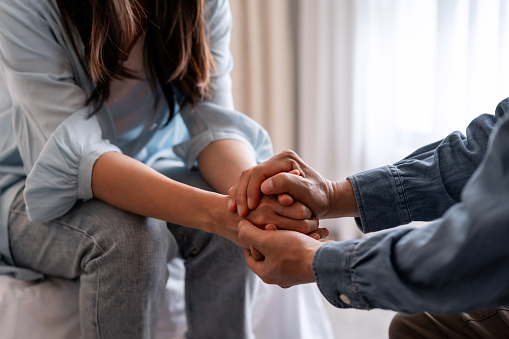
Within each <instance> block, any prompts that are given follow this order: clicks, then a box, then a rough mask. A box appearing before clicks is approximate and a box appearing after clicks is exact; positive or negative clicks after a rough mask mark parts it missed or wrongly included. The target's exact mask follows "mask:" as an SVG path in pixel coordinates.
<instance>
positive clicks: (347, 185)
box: [327, 179, 359, 218]
mask: <svg viewBox="0 0 509 339" xmlns="http://www.w3.org/2000/svg"><path fill="white" fill-rule="evenodd" d="M358 216H359V208H358V207H357V200H356V199H355V193H354V191H353V186H352V183H351V182H350V180H348V179H345V180H341V181H333V182H332V195H331V199H330V205H329V213H328V215H327V218H343V217H358Z"/></svg>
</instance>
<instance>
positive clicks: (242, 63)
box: [230, 0, 296, 152]
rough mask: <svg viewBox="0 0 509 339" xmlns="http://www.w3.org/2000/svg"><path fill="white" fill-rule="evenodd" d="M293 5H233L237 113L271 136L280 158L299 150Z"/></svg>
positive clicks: (246, 0) (254, 0)
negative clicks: (296, 145) (255, 122)
mask: <svg viewBox="0 0 509 339" xmlns="http://www.w3.org/2000/svg"><path fill="white" fill-rule="evenodd" d="M290 2H291V0H230V5H231V9H232V14H233V31H232V44H231V49H232V53H233V58H234V62H235V66H234V69H233V72H232V79H233V96H234V102H235V108H236V109H237V110H238V111H241V112H243V113H245V114H247V115H249V116H250V117H252V118H253V119H255V120H256V121H258V122H259V123H260V124H262V125H263V126H264V127H265V128H266V129H267V131H268V132H269V134H270V135H271V138H272V142H273V144H274V150H275V151H276V152H279V151H282V150H284V149H287V148H291V149H294V148H295V131H296V110H295V92H296V91H295V81H296V77H295V74H294V67H295V61H294V53H293V50H294V47H293V43H292V42H293V40H292V33H293V32H292V29H291V17H290V15H291V14H290V13H291V11H290Z"/></svg>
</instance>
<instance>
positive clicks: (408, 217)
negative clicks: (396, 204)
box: [391, 166, 413, 223]
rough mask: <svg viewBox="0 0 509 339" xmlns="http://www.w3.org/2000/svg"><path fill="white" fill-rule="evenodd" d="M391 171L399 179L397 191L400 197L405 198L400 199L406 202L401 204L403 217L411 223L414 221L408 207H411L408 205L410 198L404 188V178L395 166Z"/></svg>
mask: <svg viewBox="0 0 509 339" xmlns="http://www.w3.org/2000/svg"><path fill="white" fill-rule="evenodd" d="M391 171H392V172H394V174H395V175H396V176H397V178H398V181H397V183H396V188H397V191H398V196H400V198H401V197H402V198H403V199H400V200H401V201H403V202H404V204H400V208H401V211H402V212H403V215H404V217H405V221H406V223H409V222H411V221H412V220H413V218H412V213H411V212H410V208H409V207H408V206H409V204H408V197H407V195H406V191H405V189H404V187H403V178H402V177H401V172H400V170H399V169H398V168H397V167H395V166H392V167H391Z"/></svg>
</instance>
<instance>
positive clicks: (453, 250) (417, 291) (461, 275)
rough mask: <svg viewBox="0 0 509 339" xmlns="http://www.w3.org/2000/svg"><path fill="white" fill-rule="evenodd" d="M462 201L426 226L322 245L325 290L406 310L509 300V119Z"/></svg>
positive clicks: (317, 262) (317, 264) (349, 301)
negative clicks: (508, 284) (508, 244)
mask: <svg viewBox="0 0 509 339" xmlns="http://www.w3.org/2000/svg"><path fill="white" fill-rule="evenodd" d="M499 109H502V110H506V109H507V105H506V104H504V103H503V104H502V106H499ZM459 200H460V202H459V203H457V204H455V205H454V206H452V207H451V208H449V209H448V210H447V211H446V213H445V214H444V215H443V216H442V217H441V218H440V219H437V220H435V221H433V222H432V223H430V224H428V225H427V226H425V227H422V228H406V229H395V230H391V231H388V232H383V233H380V234H376V235H374V236H373V237H370V238H365V239H360V240H352V241H346V242H335V243H329V244H326V245H324V246H322V247H321V248H320V249H319V250H318V251H317V253H316V254H315V257H314V260H313V270H314V273H315V276H316V280H317V282H318V286H319V288H320V290H321V291H322V293H323V294H324V296H325V297H326V298H327V300H328V301H329V302H331V303H332V304H333V305H335V306H337V307H341V308H349V307H353V308H360V309H371V308H383V309H391V310H395V311H399V312H404V313H416V312H423V311H429V312H435V313H444V314H454V313H459V312H464V311H469V310H474V309H480V308H488V307H494V306H500V305H507V304H509V292H508V290H507V286H506V284H505V282H506V281H508V280H509V260H507V258H508V257H509V246H507V239H508V238H509V227H508V225H509V205H508V202H509V119H508V117H503V118H501V119H500V121H499V122H498V123H497V125H496V126H495V128H494V130H493V133H492V136H491V138H490V142H489V147H488V151H487V154H486V156H485V158H484V159H483V161H482V163H481V164H480V166H479V167H478V169H477V170H476V171H475V173H474V174H473V175H472V177H471V179H470V180H469V181H468V182H467V184H466V185H465V187H464V189H463V191H462V193H461V195H460V198H459Z"/></svg>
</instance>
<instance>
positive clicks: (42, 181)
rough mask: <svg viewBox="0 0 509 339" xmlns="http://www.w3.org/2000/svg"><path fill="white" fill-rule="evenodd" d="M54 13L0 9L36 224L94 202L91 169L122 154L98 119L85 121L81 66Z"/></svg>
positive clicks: (1, 4)
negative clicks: (102, 158)
mask: <svg viewBox="0 0 509 339" xmlns="http://www.w3.org/2000/svg"><path fill="white" fill-rule="evenodd" d="M51 6H53V7H51ZM54 6H55V4H54V3H48V2H39V1H32V0H19V1H18V0H5V1H0V65H1V67H2V74H3V76H4V80H5V86H6V88H7V90H8V92H9V96H10V98H11V100H12V103H11V105H12V107H11V109H10V110H9V113H10V114H11V116H12V131H13V134H14V138H13V139H14V140H15V143H16V146H17V148H18V151H19V153H20V156H21V159H22V161H23V167H24V172H25V174H26V175H27V180H26V185H25V199H26V204H27V209H28V214H29V217H30V218H31V220H33V221H46V220H50V219H53V218H56V217H58V216H61V215H62V214H64V213H65V212H66V211H67V210H68V209H70V207H71V206H72V205H73V204H74V203H75V202H76V201H77V200H78V199H88V198H90V197H92V190H91V173H92V166H93V163H94V162H95V160H96V159H97V158H98V157H99V155H100V154H102V153H104V152H106V151H119V149H118V148H117V147H115V146H113V145H111V144H110V143H109V142H108V141H107V140H104V139H103V135H102V134H103V133H102V127H101V126H103V125H104V124H102V125H101V124H100V123H99V118H98V117H97V116H95V117H94V118H91V119H87V116H88V113H89V110H88V109H87V107H84V103H85V100H86V97H87V95H86V93H85V92H84V90H83V89H82V88H81V87H80V86H78V85H77V84H76V82H75V73H74V71H73V67H76V64H73V63H72V62H71V58H70V56H69V54H68V53H69V52H68V50H66V48H65V47H64V46H63V45H64V44H63V41H62V39H63V32H62V31H60V30H59V29H61V27H60V26H59V25H58V22H57V15H58V9H56V8H54Z"/></svg>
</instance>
